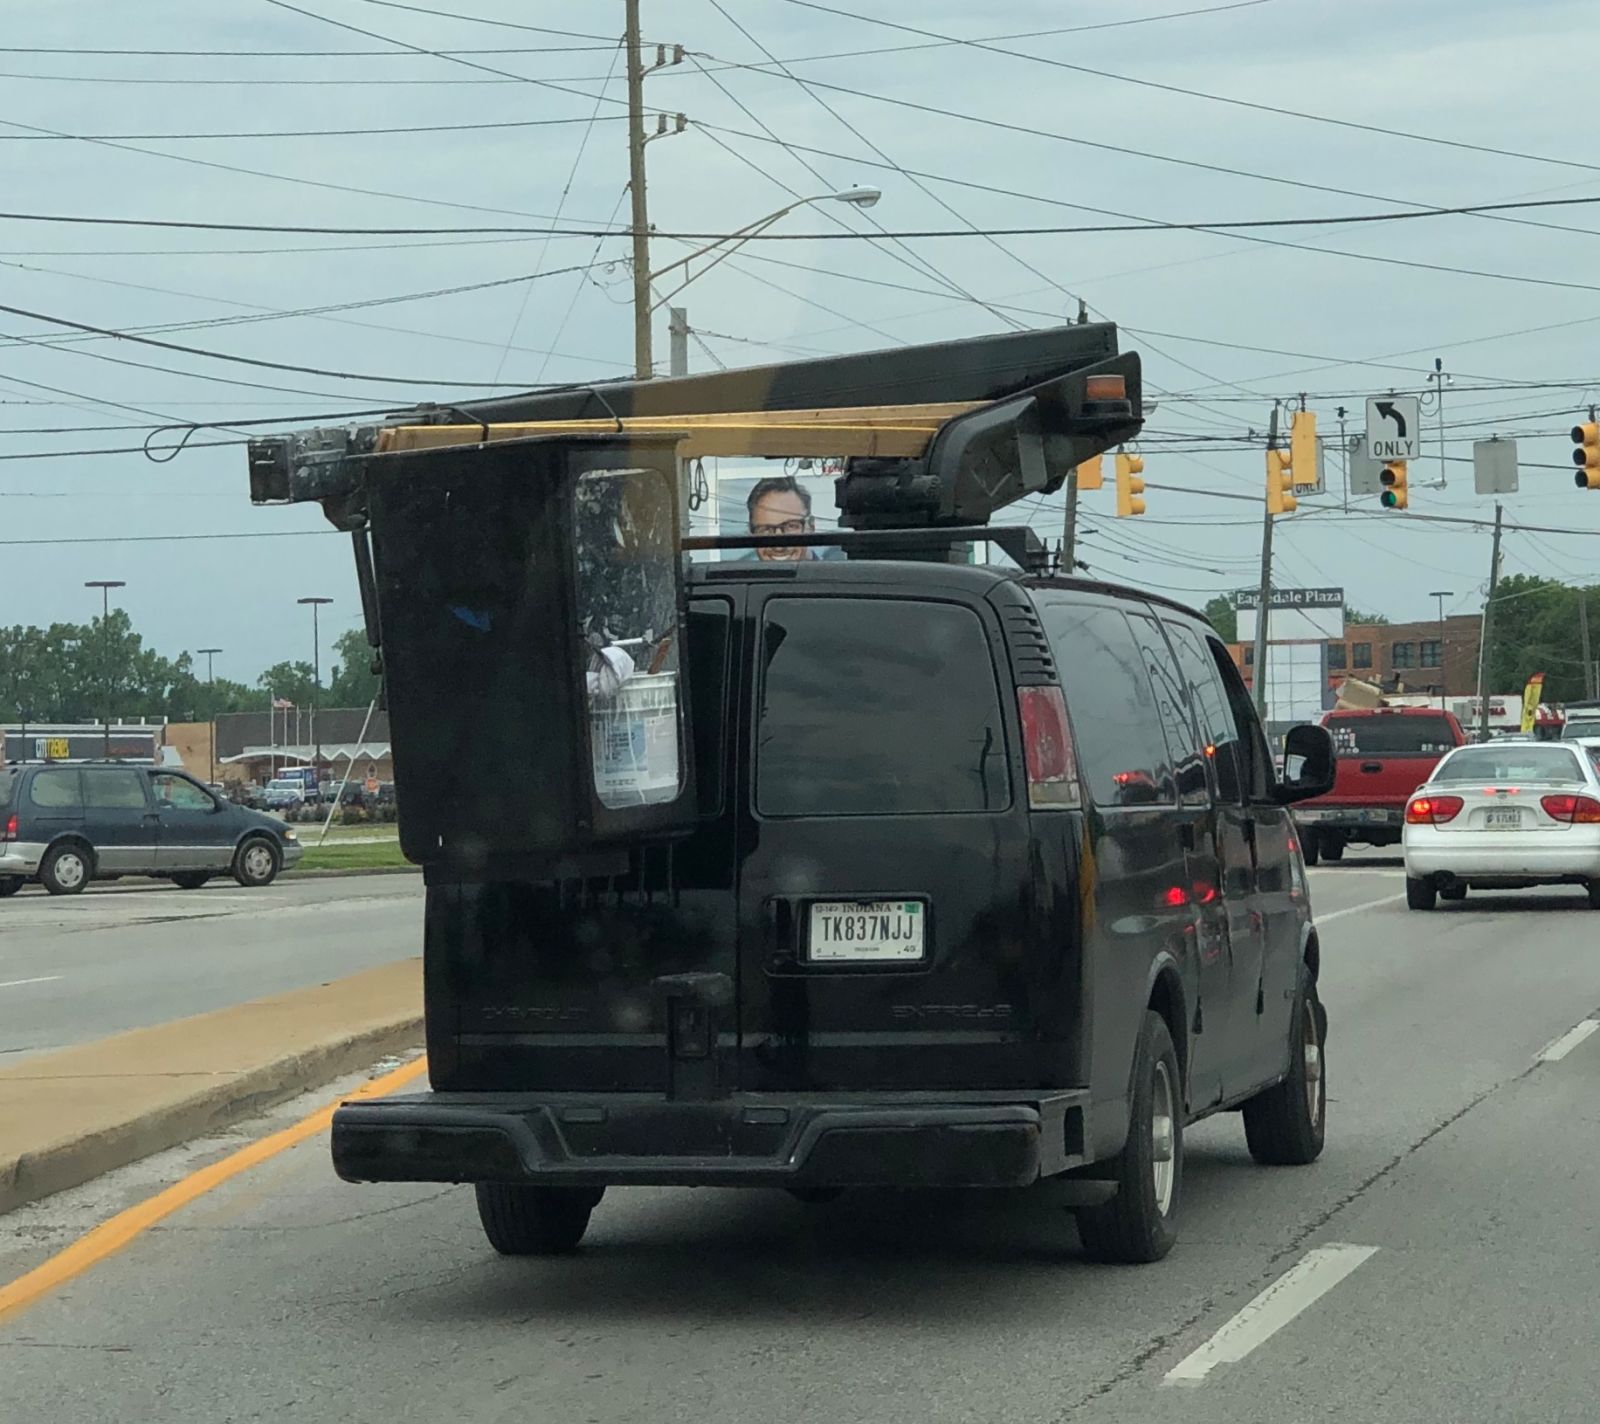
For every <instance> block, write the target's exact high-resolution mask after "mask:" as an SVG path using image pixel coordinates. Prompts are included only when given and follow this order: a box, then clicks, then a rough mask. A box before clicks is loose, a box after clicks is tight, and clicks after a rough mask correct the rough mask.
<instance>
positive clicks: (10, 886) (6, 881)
mask: <svg viewBox="0 0 1600 1424" xmlns="http://www.w3.org/2000/svg"><path fill="white" fill-rule="evenodd" d="M20 889H22V877H21V876H20V875H0V900H4V899H5V898H6V896H8V895H15V894H16V893H17V891H19V890H20Z"/></svg>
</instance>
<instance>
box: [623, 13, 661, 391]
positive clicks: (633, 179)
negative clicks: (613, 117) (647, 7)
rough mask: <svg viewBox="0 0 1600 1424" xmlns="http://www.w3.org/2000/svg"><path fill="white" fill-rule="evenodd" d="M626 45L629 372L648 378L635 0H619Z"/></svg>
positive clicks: (640, 60) (646, 225) (640, 68)
mask: <svg viewBox="0 0 1600 1424" xmlns="http://www.w3.org/2000/svg"><path fill="white" fill-rule="evenodd" d="M623 14H624V17H625V25H624V30H623V40H622V42H623V44H625V45H626V46H627V48H628V194H629V197H630V199H631V200H632V205H633V206H632V222H633V374H634V376H635V378H636V379H638V380H641V381H648V380H649V379H650V377H651V375H652V374H653V373H654V369H655V359H654V356H653V354H652V352H651V349H650V218H649V211H648V208H647V207H646V204H645V191H644V142H645V140H644V55H643V54H642V53H641V51H640V48H639V0H623Z"/></svg>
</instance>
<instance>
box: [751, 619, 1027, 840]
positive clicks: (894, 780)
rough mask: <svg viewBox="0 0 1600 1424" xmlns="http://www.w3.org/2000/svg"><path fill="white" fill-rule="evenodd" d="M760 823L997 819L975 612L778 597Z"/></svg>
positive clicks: (767, 643) (764, 636) (1000, 761)
mask: <svg viewBox="0 0 1600 1424" xmlns="http://www.w3.org/2000/svg"><path fill="white" fill-rule="evenodd" d="M761 663H762V669H761V685H760V698H761V701H760V708H759V719H758V722H757V726H756V746H757V752H756V808H757V810H759V811H760V812H761V814H762V815H764V816H892V815H906V814H913V813H916V814H926V813H932V812H939V813H951V812H962V811H999V810H1004V809H1005V808H1006V807H1007V806H1009V805H1010V803H1011V785H1010V774H1009V763H1008V760H1007V756H1006V733H1005V723H1004V721H1003V719H1002V717H1001V714H1000V694H999V690H998V687H997V685H996V682H995V673H994V664H993V661H992V659H991V656H990V652H989V640H988V637H987V636H986V635H985V633H984V628H983V624H982V622H980V621H979V618H978V615H977V614H976V613H974V612H973V611H972V610H971V609H969V608H962V607H959V606H957V605H955V604H948V603H927V602H917V601H913V600H909V599H907V600H899V599H887V598H875V599H866V598H775V599H773V600H772V601H771V602H769V603H768V604H767V607H766V614H765V618H764V620H763V623H762V628H761Z"/></svg>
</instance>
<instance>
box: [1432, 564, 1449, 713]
mask: <svg viewBox="0 0 1600 1424" xmlns="http://www.w3.org/2000/svg"><path fill="white" fill-rule="evenodd" d="M1428 597H1429V598H1436V599H1438V600H1439V710H1440V711H1441V712H1443V711H1444V710H1445V701H1444V694H1445V677H1444V668H1445V656H1444V601H1445V599H1447V598H1454V597H1455V593H1454V592H1453V591H1452V590H1450V589H1448V588H1436V589H1434V590H1433V592H1432V593H1430V594H1429V595H1428Z"/></svg>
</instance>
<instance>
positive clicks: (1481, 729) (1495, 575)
mask: <svg viewBox="0 0 1600 1424" xmlns="http://www.w3.org/2000/svg"><path fill="white" fill-rule="evenodd" d="M1502 516H1503V510H1502V507H1501V505H1500V503H1499V501H1498V500H1497V501H1496V502H1495V506H1494V547H1493V549H1492V551H1491V552H1490V555H1489V597H1488V599H1487V600H1486V601H1485V603H1484V605H1483V628H1482V629H1481V630H1480V638H1479V643H1478V740H1479V741H1480V742H1486V741H1488V740H1489V691H1488V688H1487V687H1485V685H1484V680H1485V679H1486V678H1487V677H1488V675H1489V635H1490V632H1491V631H1492V629H1493V627H1494V596H1495V592H1496V590H1497V589H1498V588H1499V587H1500V527H1501V519H1502Z"/></svg>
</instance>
